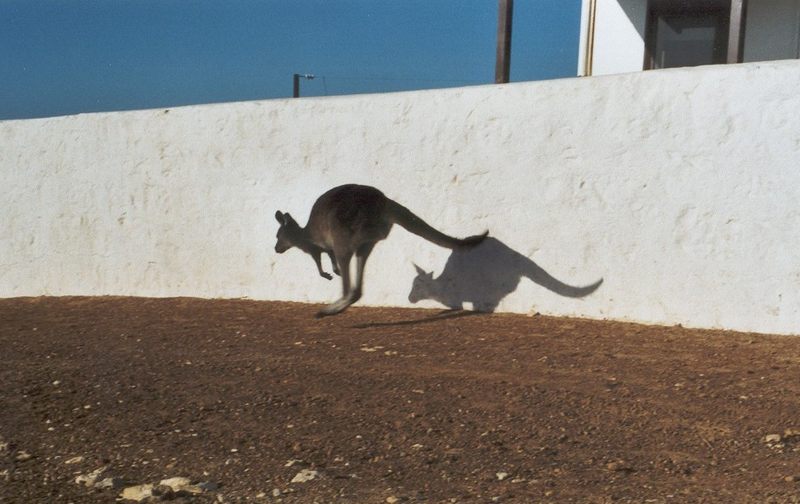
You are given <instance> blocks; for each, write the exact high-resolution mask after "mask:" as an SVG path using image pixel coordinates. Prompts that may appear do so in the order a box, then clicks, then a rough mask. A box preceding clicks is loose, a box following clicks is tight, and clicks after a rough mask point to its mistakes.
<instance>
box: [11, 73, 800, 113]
mask: <svg viewBox="0 0 800 504" xmlns="http://www.w3.org/2000/svg"><path fill="white" fill-rule="evenodd" d="M792 67H794V68H800V60H796V59H790V60H779V61H761V62H752V63H739V64H726V65H706V66H698V67H681V68H669V69H661V70H648V71H638V72H627V73H618V74H604V75H596V76H578V77H564V78H559V79H547V80H539V81H520V82H510V83H507V84H494V83H491V84H478V85H471V86H460V87H448V88H437V89H418V90H408V91H394V92H385V93H357V94H345V95H333V96H309V97H301V98H266V99H260V100H241V101H230V102H214V103H201V104H190V105H177V106H168V107H154V108H146V109H130V110H113V111H98V112H81V113H77V114H66V115H56V116H46V117H36V118H22V119H5V120H2V119H0V124H7V123H13V122H23V121H24V122H34V121H53V120H68V119H70V118H74V117H79V116H102V115H117V114H129V115H133V114H153V113H162V114H164V113H169V112H170V111H181V110H189V109H202V108H213V107H230V106H241V107H247V106H263V105H267V104H282V103H298V104H302V103H308V102H320V101H347V100H351V101H364V100H383V99H385V100H391V99H393V98H394V97H397V96H402V95H411V94H420V95H422V94H426V95H430V94H442V95H449V94H454V93H464V92H480V91H483V90H486V89H491V88H495V89H502V88H507V89H519V88H535V87H559V86H566V85H574V84H578V83H580V85H588V84H589V83H591V82H596V81H598V80H603V81H607V80H629V79H631V78H636V77H638V76H641V78H643V79H664V78H671V77H673V76H676V75H684V74H687V73H694V74H698V75H700V74H710V73H730V72H741V71H752V70H758V69H761V68H768V69H773V70H777V69H782V68H792Z"/></svg>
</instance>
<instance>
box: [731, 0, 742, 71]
mask: <svg viewBox="0 0 800 504" xmlns="http://www.w3.org/2000/svg"><path fill="white" fill-rule="evenodd" d="M746 22H747V0H731V18H730V24H729V28H728V63H741V62H742V61H744V31H745V30H744V27H745V23H746Z"/></svg>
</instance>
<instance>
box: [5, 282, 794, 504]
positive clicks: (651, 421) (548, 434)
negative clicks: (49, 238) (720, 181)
mask: <svg viewBox="0 0 800 504" xmlns="http://www.w3.org/2000/svg"><path fill="white" fill-rule="evenodd" d="M317 308H318V307H315V306H310V305H302V304H292V303H271V302H253V301H206V300H197V299H139V298H40V299H12V300H2V301H0V366H1V367H0V385H1V386H0V501H1V502H3V503H5V502H8V503H12V502H13V503H39V502H41V503H49V502H54V503H56V502H57V503H61V502H64V503H66V502H74V503H78V502H98V503H100V502H102V503H106V502H114V500H115V498H116V497H117V495H119V493H120V490H119V489H117V490H111V489H105V490H101V489H95V488H88V487H86V486H83V485H79V484H77V483H75V481H74V480H75V477H76V476H77V475H79V474H86V473H88V472H90V471H92V470H94V469H97V468H100V467H106V470H105V472H104V473H103V477H117V478H122V479H124V480H125V481H126V482H127V483H128V484H131V485H133V484H141V483H148V482H151V483H152V482H156V483H157V482H158V481H159V480H160V479H162V478H166V477H172V476H186V477H188V478H191V479H192V480H195V481H208V482H212V483H215V484H217V485H218V488H217V489H216V490H211V491H208V492H205V493H203V494H200V495H199V496H196V497H191V498H190V497H186V496H184V497H178V499H177V501H183V502H217V501H224V502H246V501H253V502H277V501H283V502H286V503H311V502H320V503H322V502H326V503H327V502H343V503H345V502H347V503H382V502H432V503H438V502H477V503H483V502H522V503H525V502H589V503H606V502H608V503H610V502H636V503H644V502H653V503H672V502H675V503H684V502H719V503H732V502H758V503H763V502H775V503H781V502H798V501H800V339H798V338H794V337H773V336H761V335H752V334H737V333H726V332H718V331H695V330H687V329H682V328H663V327H647V326H641V325H635V324H623V323H612V322H593V321H584V320H574V319H563V318H550V317H524V316H516V315H500V314H495V315H477V314H471V313H464V312H454V313H453V312H451V313H444V312H437V311H426V310H399V309H373V308H353V309H351V310H350V311H348V312H347V313H344V314H342V315H340V316H337V317H332V318H328V319H323V320H315V319H314V318H313V314H314V313H315V312H316V309H317ZM793 429H798V431H797V432H793ZM787 430H788V432H787ZM771 434H778V435H779V436H780V439H779V440H778V438H774V437H773V438H771V439H773V441H772V442H769V443H768V442H766V441H765V436H767V435H771ZM78 456H81V457H84V458H83V460H81V461H77V462H73V463H70V464H67V463H66V462H67V461H68V460H69V459H72V458H73V457H78ZM303 469H311V470H315V471H317V477H316V478H315V479H313V480H311V481H308V482H305V483H291V480H292V478H293V477H294V476H295V475H296V474H297V473H298V472H300V471H301V470H303ZM273 492H275V494H274V495H273ZM278 492H280V495H278ZM387 499H388V500H387ZM153 500H155V499H153Z"/></svg>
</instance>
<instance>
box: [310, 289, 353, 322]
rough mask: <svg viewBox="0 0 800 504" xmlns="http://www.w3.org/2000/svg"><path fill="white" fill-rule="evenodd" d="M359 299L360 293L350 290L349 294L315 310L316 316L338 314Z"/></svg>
mask: <svg viewBox="0 0 800 504" xmlns="http://www.w3.org/2000/svg"><path fill="white" fill-rule="evenodd" d="M359 299H361V293H360V292H358V291H354V292H351V293H350V295H348V296H345V297H343V298H342V299H340V300H338V301H336V302H334V303H331V304H329V305H328V306H326V307H324V308H323V309H321V310H320V311H318V312H317V315H316V317H317V318H322V317H328V316H331V315H338V314H339V313H342V312H343V311H345V310H346V309H347V308H348V307H349V306H350V305H351V304H353V303H355V302H356V301H358V300H359Z"/></svg>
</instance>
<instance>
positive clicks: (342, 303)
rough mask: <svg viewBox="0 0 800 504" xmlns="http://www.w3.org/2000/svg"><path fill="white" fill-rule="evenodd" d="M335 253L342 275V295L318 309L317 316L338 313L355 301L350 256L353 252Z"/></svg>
mask: <svg viewBox="0 0 800 504" xmlns="http://www.w3.org/2000/svg"><path fill="white" fill-rule="evenodd" d="M334 255H335V258H336V260H337V262H338V264H339V274H340V275H341V276H342V297H341V298H339V299H338V300H337V301H334V302H333V303H331V304H329V305H327V306H326V307H324V308H323V309H321V310H320V311H318V312H317V318H322V317H326V316H328V315H336V314H337V313H341V312H342V311H344V310H345V308H347V307H348V306H350V305H351V304H353V302H352V301H350V295H351V294H350V293H351V288H350V258H351V257H352V255H353V254H352V252H351V253H343V254H334Z"/></svg>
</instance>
